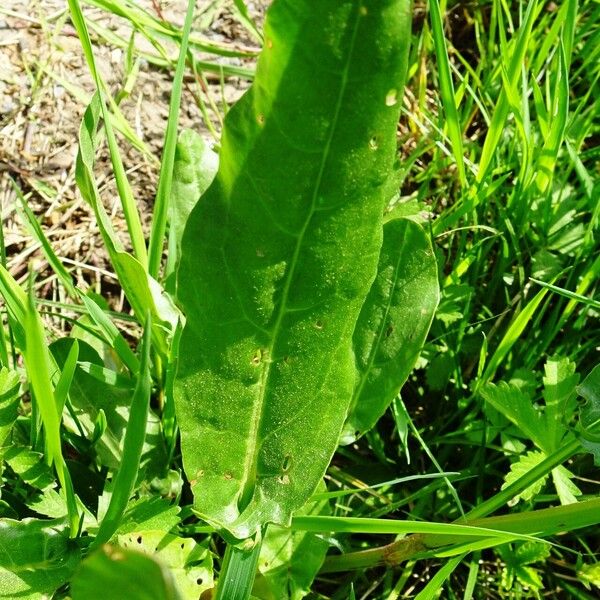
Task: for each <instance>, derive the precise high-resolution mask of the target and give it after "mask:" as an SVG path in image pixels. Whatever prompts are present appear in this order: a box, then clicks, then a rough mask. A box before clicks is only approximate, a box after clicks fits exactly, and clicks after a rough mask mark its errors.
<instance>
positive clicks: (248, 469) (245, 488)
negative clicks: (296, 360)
mask: <svg viewBox="0 0 600 600" xmlns="http://www.w3.org/2000/svg"><path fill="white" fill-rule="evenodd" d="M362 6H363V2H362V1H361V2H359V4H358V6H357V8H356V11H355V22H354V28H353V31H352V39H351V40H350V48H349V51H348V57H347V60H346V64H345V65H344V68H343V71H342V78H341V85H340V91H339V95H338V99H337V102H336V107H335V112H334V116H333V121H332V125H331V128H330V131H329V136H328V138H327V141H326V143H325V148H324V149H323V155H322V157H321V164H320V166H319V171H318V174H317V178H316V180H315V186H314V189H313V193H312V198H311V206H310V210H309V212H308V215H307V217H306V219H305V221H304V224H303V226H302V229H301V230H300V233H299V235H298V239H297V241H296V246H295V248H294V254H293V256H292V259H291V262H290V266H289V269H288V273H287V275H286V278H285V282H284V285H283V291H282V295H281V303H280V307H279V311H278V313H277V318H276V320H275V323H274V325H273V329H272V334H271V343H270V345H269V348H268V353H267V356H266V360H265V366H264V367H263V370H262V373H261V377H260V388H259V395H258V398H257V402H255V405H254V406H255V408H254V410H253V411H252V415H251V428H250V432H249V436H248V446H247V452H246V461H245V465H244V470H243V477H244V480H243V481H242V482H241V483H242V493H241V496H240V502H241V504H242V506H241V511H240V512H242V511H243V510H244V509H245V508H246V506H247V505H248V504H249V503H250V500H251V498H252V496H253V495H254V490H255V486H256V471H257V463H258V449H259V446H260V445H261V444H262V440H260V441H259V439H258V437H259V433H260V430H261V425H262V421H263V417H264V406H265V401H266V395H267V394H266V392H267V383H268V380H269V377H270V373H271V365H272V363H273V352H274V350H275V346H276V344H277V341H278V338H279V335H280V331H281V324H282V322H283V318H284V316H285V314H286V308H287V301H288V296H289V292H290V288H291V284H292V281H293V279H294V274H295V271H296V266H297V263H298V258H299V256H300V251H301V249H302V245H303V241H304V236H305V235H306V231H307V229H308V226H309V224H310V222H311V220H312V218H313V216H314V214H315V208H316V203H317V198H318V193H319V190H320V188H321V183H322V180H323V174H324V172H325V168H326V166H327V162H328V160H329V154H330V149H331V144H332V141H333V138H334V135H335V133H336V130H337V124H338V120H339V116H340V112H341V107H342V102H343V99H344V96H345V94H346V89H347V84H348V74H349V71H350V64H351V61H352V56H353V54H354V49H355V45H356V38H357V32H358V24H359V22H360V16H361V8H362Z"/></svg>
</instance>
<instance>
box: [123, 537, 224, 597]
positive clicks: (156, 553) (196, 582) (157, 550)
mask: <svg viewBox="0 0 600 600" xmlns="http://www.w3.org/2000/svg"><path fill="white" fill-rule="evenodd" d="M117 541H118V543H119V546H121V547H122V548H125V549H128V550H139V551H140V552H143V553H144V554H147V555H148V556H151V557H153V558H154V559H155V560H156V561H158V562H159V563H160V564H161V565H163V566H164V567H167V568H168V569H169V572H170V573H171V575H172V576H173V579H174V580H175V585H176V586H177V590H178V591H179V593H180V594H181V595H182V597H183V598H200V596H201V595H202V593H203V592H204V591H205V590H209V589H211V588H212V587H213V568H212V562H213V561H212V554H211V553H210V551H209V550H208V546H207V544H202V545H201V544H197V543H196V542H195V541H194V540H193V539H192V538H182V537H179V536H176V535H171V534H169V533H165V532H164V531H152V530H143V531H133V532H131V533H128V534H124V535H119V536H117Z"/></svg>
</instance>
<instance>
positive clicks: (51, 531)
mask: <svg viewBox="0 0 600 600" xmlns="http://www.w3.org/2000/svg"><path fill="white" fill-rule="evenodd" d="M79 560H80V552H79V549H78V547H77V546H76V545H75V544H74V543H73V542H72V541H71V540H69V536H68V533H67V532H66V531H65V526H64V522H63V521H40V520H37V519H23V520H22V521H13V520H12V519H0V598H7V599H9V600H14V599H15V598H21V597H22V598H31V599H37V598H40V599H41V598H42V597H48V596H49V595H50V594H52V593H53V592H54V591H55V590H56V589H57V588H58V587H59V586H61V585H62V584H63V583H65V582H66V581H67V580H68V579H69V577H70V576H71V574H72V573H73V571H74V570H75V568H76V566H77V564H78V563H79Z"/></svg>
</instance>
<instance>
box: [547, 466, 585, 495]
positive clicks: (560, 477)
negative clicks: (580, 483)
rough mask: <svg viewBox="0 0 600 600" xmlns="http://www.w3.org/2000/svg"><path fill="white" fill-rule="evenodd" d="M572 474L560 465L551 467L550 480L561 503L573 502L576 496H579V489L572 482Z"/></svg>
mask: <svg viewBox="0 0 600 600" xmlns="http://www.w3.org/2000/svg"><path fill="white" fill-rule="evenodd" d="M573 477H574V475H573V473H571V471H569V470H568V469H565V467H563V466H562V465H561V466H560V467H557V468H556V469H552V481H553V482H554V487H555V488H556V493H557V494H558V498H559V500H560V503H561V504H573V503H574V502H577V496H581V490H580V489H579V488H578V487H577V486H576V485H575V484H574V483H573V481H572V479H573Z"/></svg>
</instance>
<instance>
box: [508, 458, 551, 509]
mask: <svg viewBox="0 0 600 600" xmlns="http://www.w3.org/2000/svg"><path fill="white" fill-rule="evenodd" d="M545 458H546V455H545V454H544V453H543V452H537V451H531V452H527V454H524V455H522V456H520V457H519V459H518V460H517V461H516V462H514V463H513V464H512V465H510V471H509V472H508V473H507V474H506V477H505V478H504V483H503V484H502V489H505V488H507V487H508V486H509V485H511V484H512V483H514V482H515V481H517V479H520V478H521V477H523V475H525V474H526V473H529V471H531V469H533V468H534V467H537V465H539V464H540V463H541V462H542V461H543V460H544V459H545ZM547 479H548V476H547V475H546V476H545V477H543V478H541V479H538V480H537V481H536V482H535V483H534V484H532V485H530V486H529V487H528V488H526V489H524V490H523V491H522V492H521V493H520V494H518V495H517V496H515V497H514V498H513V500H512V503H513V504H516V503H517V502H518V501H519V500H521V499H522V500H525V501H526V502H528V501H529V500H531V499H532V498H534V497H535V496H537V495H538V494H539V493H540V491H541V490H542V488H543V487H544V484H545V483H546V480H547Z"/></svg>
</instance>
